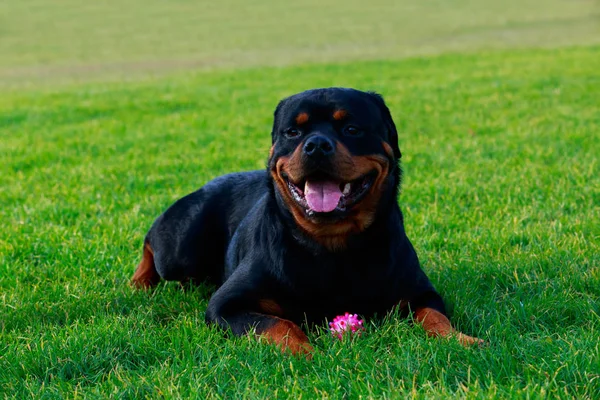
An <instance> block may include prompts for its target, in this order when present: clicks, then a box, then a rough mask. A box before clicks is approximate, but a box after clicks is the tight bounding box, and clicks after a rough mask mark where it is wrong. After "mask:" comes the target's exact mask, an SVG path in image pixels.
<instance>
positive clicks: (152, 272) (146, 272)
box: [131, 242, 160, 289]
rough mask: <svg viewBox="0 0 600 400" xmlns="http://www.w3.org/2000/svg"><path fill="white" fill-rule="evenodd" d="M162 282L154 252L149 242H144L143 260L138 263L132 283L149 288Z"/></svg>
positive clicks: (138, 286)
mask: <svg viewBox="0 0 600 400" xmlns="http://www.w3.org/2000/svg"><path fill="white" fill-rule="evenodd" d="M158 282H160V276H159V275H158V272H157V271H156V265H155V264H154V252H153V251H152V248H151V247H150V244H149V243H147V242H146V243H144V252H143V253H142V261H140V264H139V265H138V267H137V269H136V270H135V273H134V274H133V277H132V278H131V285H132V286H135V287H137V288H140V289H149V288H151V287H154V286H156V285H157V284H158Z"/></svg>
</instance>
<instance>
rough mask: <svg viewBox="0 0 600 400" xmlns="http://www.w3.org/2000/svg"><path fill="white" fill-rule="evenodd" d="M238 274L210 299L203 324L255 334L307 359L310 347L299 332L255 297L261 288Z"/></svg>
mask: <svg viewBox="0 0 600 400" xmlns="http://www.w3.org/2000/svg"><path fill="white" fill-rule="evenodd" d="M238 272H240V271H239V270H238V271H236V274H234V275H233V276H232V277H230V278H229V279H228V280H227V281H226V282H225V284H223V286H221V287H220V288H219V289H218V290H217V291H216V292H215V293H214V294H213V296H212V297H211V299H210V301H209V303H208V308H207V309H206V322H207V323H208V324H217V325H219V326H220V327H221V328H223V329H225V330H231V332H233V334H235V335H237V336H242V335H246V334H248V333H255V334H256V335H257V336H258V337H260V338H262V339H265V341H267V342H269V343H272V344H275V345H277V346H278V347H280V348H281V349H282V351H289V352H291V353H292V354H307V355H309V357H310V353H312V350H313V348H312V346H311V345H310V344H309V342H308V338H307V337H306V334H305V333H304V332H303V331H302V329H300V327H299V326H298V325H296V324H295V323H294V322H292V321H290V320H287V319H284V315H285V312H284V310H283V309H282V308H281V307H280V306H279V305H278V304H277V303H276V302H275V301H273V300H264V297H263V298H262V299H261V297H258V296H257V293H261V287H260V285H259V284H257V282H252V276H253V275H252V274H247V273H243V272H242V273H238ZM254 276H256V275H254ZM274 314H276V315H274Z"/></svg>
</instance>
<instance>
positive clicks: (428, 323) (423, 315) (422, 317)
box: [415, 307, 484, 346]
mask: <svg viewBox="0 0 600 400" xmlns="http://www.w3.org/2000/svg"><path fill="white" fill-rule="evenodd" d="M415 320H416V321H417V322H419V323H421V324H422V325H423V328H424V329H425V331H426V332H427V334H428V335H429V336H441V337H456V338H457V339H458V341H459V342H460V343H461V344H463V345H465V346H470V345H473V344H483V343H484V341H483V340H481V339H478V338H474V337H471V336H468V335H465V334H463V333H461V332H459V331H457V330H456V329H454V328H453V327H452V324H450V320H448V318H447V317H446V316H445V315H444V314H442V313H441V312H439V311H437V310H435V309H433V308H429V307H422V308H417V310H416V311H415Z"/></svg>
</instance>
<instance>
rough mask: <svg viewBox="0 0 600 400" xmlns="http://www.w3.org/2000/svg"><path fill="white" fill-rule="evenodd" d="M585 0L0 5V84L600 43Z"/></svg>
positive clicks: (594, 5) (594, 11)
mask: <svg viewBox="0 0 600 400" xmlns="http://www.w3.org/2000/svg"><path fill="white" fill-rule="evenodd" d="M599 17H600V9H599V6H598V2H597V1H594V0H506V1H493V0H480V1H473V0H453V1H445V0H422V1H386V0H371V1H369V2H368V3H365V2H364V1H361V0H346V1H344V2H340V1H331V0H300V1H293V2H288V1H273V0H268V1H257V0H251V1H246V0H226V1H222V2H209V1H186V0H177V1H162V0H129V1H118V0H107V1H101V2H96V1H88V2H86V1H81V0H60V1H48V0H29V1H3V2H0V85H4V86H8V85H10V86H14V85H19V86H21V85H22V84H24V83H33V84H37V85H39V84H40V83H41V82H44V83H56V82H63V81H73V80H89V79H106V78H116V79H122V78H132V77H136V76H139V75H147V74H164V73H169V72H173V71H177V70H192V69H198V68H203V69H217V68H224V67H226V68H238V67H248V66H281V65H290V64H298V63H313V62H319V63H321V62H340V61H348V60H365V59H381V58H385V59H398V58H402V57H407V56H415V55H428V54H429V55H431V54H438V53H443V52H449V51H451V52H464V51H469V52H473V51H477V50H482V49H487V50H489V49H495V48H515V47H519V48H523V47H557V46H565V45H574V44H576V45H585V44H593V43H598V42H600V28H599V25H600V24H599V23H598V21H599Z"/></svg>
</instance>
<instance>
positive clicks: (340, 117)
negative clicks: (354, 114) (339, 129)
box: [333, 110, 348, 121]
mask: <svg viewBox="0 0 600 400" xmlns="http://www.w3.org/2000/svg"><path fill="white" fill-rule="evenodd" d="M346 115H348V112H347V111H346V110H336V111H335V112H334V113H333V119H335V120H336V121H341V120H343V119H344V118H346Z"/></svg>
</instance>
